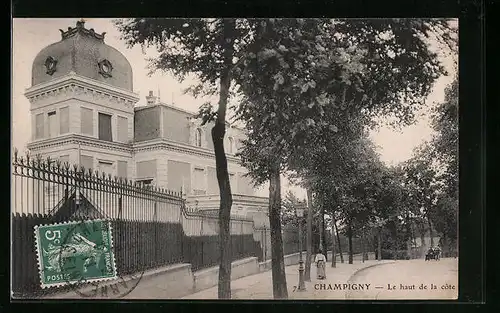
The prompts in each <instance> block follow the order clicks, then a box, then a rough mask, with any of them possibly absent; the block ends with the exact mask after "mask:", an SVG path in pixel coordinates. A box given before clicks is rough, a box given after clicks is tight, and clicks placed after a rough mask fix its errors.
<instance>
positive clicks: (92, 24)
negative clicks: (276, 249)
mask: <svg viewBox="0 0 500 313" xmlns="http://www.w3.org/2000/svg"><path fill="white" fill-rule="evenodd" d="M84 19H85V21H86V23H85V27H86V28H88V29H90V28H94V29H95V31H96V32H97V33H102V32H106V37H105V43H106V44H108V45H110V46H112V47H114V48H116V49H117V50H119V51H120V52H121V53H122V54H124V55H125V57H126V58H127V59H128V60H129V62H130V63H131V65H132V69H133V73H134V76H133V80H134V82H133V83H134V91H135V92H136V93H137V94H138V95H139V97H140V101H139V103H138V105H143V104H145V97H146V95H147V94H148V92H149V90H152V91H154V93H155V94H157V93H158V91H160V96H161V100H162V102H165V103H167V104H173V105H174V106H178V107H182V108H183V109H185V110H189V111H193V112H195V111H197V109H198V107H199V105H200V104H202V103H204V102H205V101H206V100H207V99H195V98H193V97H191V96H189V95H183V94H182V90H183V89H185V88H186V87H188V86H189V85H190V84H191V83H192V82H193V81H192V80H186V81H185V82H183V83H179V82H177V81H176V80H175V79H174V78H173V77H172V76H170V75H168V74H166V73H160V72H159V73H156V74H154V75H153V76H148V75H147V74H148V69H147V68H146V67H147V64H148V62H147V61H146V60H145V59H146V58H147V57H148V55H149V56H151V53H154V51H147V50H146V51H145V52H146V53H147V54H148V55H145V54H144V53H143V50H142V49H141V48H140V47H137V46H136V47H133V48H131V49H129V48H127V47H126V45H125V43H124V42H123V41H121V40H120V39H119V32H118V30H117V29H116V28H115V27H114V25H113V24H112V19H96V18H84ZM76 21H77V19H75V18H70V19H14V20H13V36H12V51H13V64H12V67H13V68H12V76H13V77H12V95H13V98H12V110H11V112H12V119H11V120H12V145H13V146H14V147H17V148H18V149H19V150H20V151H24V150H25V147H26V144H27V143H28V142H29V140H30V135H31V119H30V118H29V117H30V115H29V114H30V112H29V107H30V104H29V101H28V100H27V99H26V98H25V97H24V92H25V90H26V89H27V88H29V87H30V85H31V64H32V62H33V60H34V58H35V56H36V54H37V53H38V52H39V51H40V50H41V49H43V48H44V47H46V46H48V45H49V44H52V43H54V42H57V41H59V40H60V39H61V35H60V32H59V29H63V30H66V29H67V28H68V27H69V26H71V27H75V25H76ZM443 63H444V65H445V67H446V68H448V69H452V60H451V59H450V58H444V59H443ZM451 80H452V75H450V76H443V77H441V78H440V79H438V81H437V82H436V85H435V88H434V91H433V92H432V93H431V95H430V96H429V97H428V99H427V105H426V108H425V109H424V110H422V111H420V112H419V113H418V116H419V117H418V119H417V123H415V124H414V125H412V126H409V127H405V128H403V129H401V130H395V129H391V128H389V127H381V128H380V129H378V130H376V131H372V133H371V138H372V139H373V141H374V142H375V144H376V145H377V146H378V147H379V153H380V157H381V159H382V161H384V162H385V163H387V164H397V163H399V162H401V161H405V160H407V159H408V158H410V157H411V154H412V150H413V149H414V148H415V147H416V146H417V145H419V144H420V143H421V142H423V141H424V140H429V139H430V138H431V136H432V129H431V128H430V125H429V117H428V114H426V111H428V110H429V108H430V107H431V106H432V105H433V104H435V103H439V102H441V101H443V99H444V89H445V87H446V86H447V85H448V84H449V83H450V82H451ZM284 185H285V186H284V188H285V189H286V188H287V186H288V183H287V182H285V184H284ZM300 196H303V192H300Z"/></svg>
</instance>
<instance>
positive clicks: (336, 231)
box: [333, 218, 344, 263]
mask: <svg viewBox="0 0 500 313" xmlns="http://www.w3.org/2000/svg"><path fill="white" fill-rule="evenodd" d="M333 226H334V227H335V234H336V235H337V244H338V245H337V246H338V248H339V254H340V263H344V255H343V254H342V245H341V244H340V236H339V228H338V227H337V221H335V218H334V219H333Z"/></svg>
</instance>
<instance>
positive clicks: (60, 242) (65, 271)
mask: <svg viewBox="0 0 500 313" xmlns="http://www.w3.org/2000/svg"><path fill="white" fill-rule="evenodd" d="M35 238H36V250H37V257H38V268H39V271H40V279H41V286H42V288H47V287H57V286H62V285H64V284H75V283H81V282H97V281H104V280H112V279H116V278H117V272H116V264H115V256H114V253H113V236H112V228H111V223H110V222H109V221H105V220H89V221H79V222H76V221H75V222H67V223H57V224H52V225H38V226H35Z"/></svg>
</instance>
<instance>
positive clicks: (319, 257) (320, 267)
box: [314, 249, 326, 279]
mask: <svg viewBox="0 0 500 313" xmlns="http://www.w3.org/2000/svg"><path fill="white" fill-rule="evenodd" d="M314 263H316V276H317V278H318V279H326V272H325V264H326V257H325V255H324V254H323V251H322V250H321V249H320V250H319V252H318V253H317V254H316V257H315V258H314Z"/></svg>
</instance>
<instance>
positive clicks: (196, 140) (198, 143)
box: [194, 128, 201, 147]
mask: <svg viewBox="0 0 500 313" xmlns="http://www.w3.org/2000/svg"><path fill="white" fill-rule="evenodd" d="M194 143H195V145H196V146H197V147H201V129H200V128H197V129H196V132H195V135H194Z"/></svg>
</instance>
